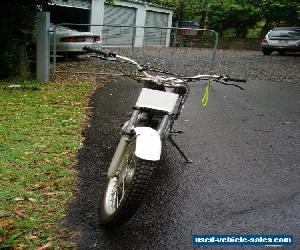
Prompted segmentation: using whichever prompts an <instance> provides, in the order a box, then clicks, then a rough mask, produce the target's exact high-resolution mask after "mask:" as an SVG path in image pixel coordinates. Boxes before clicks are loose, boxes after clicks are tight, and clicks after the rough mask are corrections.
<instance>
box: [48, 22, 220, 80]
mask: <svg viewBox="0 0 300 250" xmlns="http://www.w3.org/2000/svg"><path fill="white" fill-rule="evenodd" d="M86 30H90V31H89V32H87V31H86ZM195 39H196V42H195ZM200 44H202V45H201V46H199V45H200ZM203 44H205V46H206V48H205V49H202V48H200V47H203ZM217 44H218V34H217V33H216V32H215V31H212V30H205V29H188V28H184V29H182V28H162V27H136V26H115V25H86V24H69V23H65V24H60V25H55V26H53V27H51V29H50V47H51V48H50V53H51V58H52V60H51V70H50V72H51V77H52V79H54V78H55V77H57V76H58V75H61V74H63V75H66V74H71V75H87V74H88V75H90V74H93V75H97V76H103V77H105V76H108V75H112V76H122V75H125V76H128V75H132V74H138V72H135V71H134V70H133V68H132V66H130V65H128V64H126V65H125V64H122V63H121V62H115V61H106V60H99V59H98V58H95V57H94V56H95V55H93V54H89V53H86V52H85V51H84V50H83V48H84V46H89V47H93V48H97V49H101V50H105V51H113V52H115V53H117V54H119V55H122V56H127V57H130V58H132V59H134V60H136V61H137V62H138V63H140V64H142V65H145V67H148V68H152V69H158V70H160V71H163V72H172V73H176V74H189V75H195V74H198V73H205V72H209V71H213V70H215V67H216V49H217Z"/></svg>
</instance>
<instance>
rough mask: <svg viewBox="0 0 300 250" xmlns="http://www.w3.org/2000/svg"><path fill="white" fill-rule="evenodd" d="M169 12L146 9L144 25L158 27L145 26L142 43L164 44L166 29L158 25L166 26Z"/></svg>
mask: <svg viewBox="0 0 300 250" xmlns="http://www.w3.org/2000/svg"><path fill="white" fill-rule="evenodd" d="M168 20H169V14H166V13H162V12H155V11H149V10H148V11H147V13H146V22H145V26H150V27H158V28H145V32H144V33H145V37H144V45H146V46H147V45H159V46H166V38H167V33H168V32H167V30H166V29H160V28H159V27H168Z"/></svg>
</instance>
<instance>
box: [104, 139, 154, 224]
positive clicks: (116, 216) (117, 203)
mask: <svg viewBox="0 0 300 250" xmlns="http://www.w3.org/2000/svg"><path fill="white" fill-rule="evenodd" d="M135 144H136V141H135V139H134V140H133V141H131V142H130V143H129V144H128V145H127V147H126V150H125V152H124V154H123V156H122V160H121V162H120V166H119V170H118V172H117V174H116V176H115V177H113V178H109V179H108V180H107V186H106V191H105V192H104V193H103V197H102V201H101V206H100V210H99V215H100V223H101V224H102V225H103V226H106V227H112V226H116V225H119V224H122V223H124V222H125V221H127V220H128V219H130V218H131V217H132V215H133V214H134V213H135V211H136V209H137V208H138V206H139V204H140V203H141V202H142V201H143V199H144V197H145V195H146V193H147V188H148V186H149V183H150V180H151V176H152V173H153V170H154V168H155V165H156V162H153V161H145V160H142V159H139V158H137V157H136V156H135V154H134V152H135Z"/></svg>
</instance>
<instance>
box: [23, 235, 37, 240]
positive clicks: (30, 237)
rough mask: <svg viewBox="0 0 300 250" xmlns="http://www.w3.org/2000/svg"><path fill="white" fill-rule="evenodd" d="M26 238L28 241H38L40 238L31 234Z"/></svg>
mask: <svg viewBox="0 0 300 250" xmlns="http://www.w3.org/2000/svg"><path fill="white" fill-rule="evenodd" d="M25 238H26V239H27V240H36V239H38V238H39V237H37V236H35V235H32V234H30V235H27V236H25Z"/></svg>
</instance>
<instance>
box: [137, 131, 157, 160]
mask: <svg viewBox="0 0 300 250" xmlns="http://www.w3.org/2000/svg"><path fill="white" fill-rule="evenodd" d="M134 131H135V133H136V136H137V138H136V147H135V155H136V156H137V157H139V158H141V159H143V160H147V161H158V160H160V154H161V140H160V136H159V134H158V132H157V131H156V130H154V129H152V128H149V127H136V128H135V129H134Z"/></svg>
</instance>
